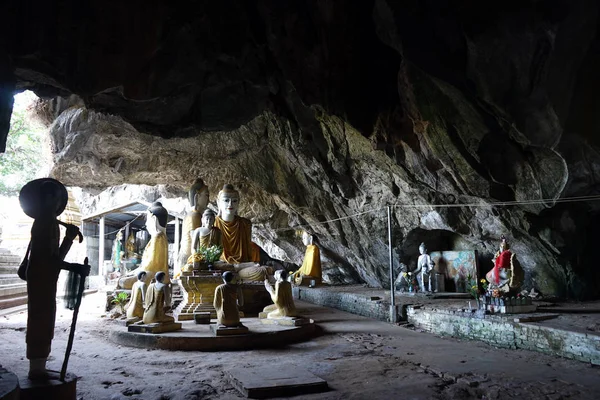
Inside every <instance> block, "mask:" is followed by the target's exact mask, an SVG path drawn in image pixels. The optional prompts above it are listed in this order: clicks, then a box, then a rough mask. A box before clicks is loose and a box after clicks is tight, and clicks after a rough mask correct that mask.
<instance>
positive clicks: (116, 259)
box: [111, 229, 123, 271]
mask: <svg viewBox="0 0 600 400" xmlns="http://www.w3.org/2000/svg"><path fill="white" fill-rule="evenodd" d="M122 248H123V229H119V231H118V232H117V236H116V237H115V240H114V243H113V251H112V254H111V261H112V264H113V268H114V270H115V271H120V270H121V253H122V251H121V249H122Z"/></svg>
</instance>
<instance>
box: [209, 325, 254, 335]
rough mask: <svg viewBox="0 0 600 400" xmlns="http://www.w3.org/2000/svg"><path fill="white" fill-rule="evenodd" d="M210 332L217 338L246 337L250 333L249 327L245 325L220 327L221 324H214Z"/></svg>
mask: <svg viewBox="0 0 600 400" xmlns="http://www.w3.org/2000/svg"><path fill="white" fill-rule="evenodd" d="M210 330H211V332H212V333H213V334H214V335H215V336H232V335H246V334H248V333H249V332H250V331H249V330H248V327H246V326H244V325H239V326H234V327H229V326H219V324H213V325H211V326H210Z"/></svg>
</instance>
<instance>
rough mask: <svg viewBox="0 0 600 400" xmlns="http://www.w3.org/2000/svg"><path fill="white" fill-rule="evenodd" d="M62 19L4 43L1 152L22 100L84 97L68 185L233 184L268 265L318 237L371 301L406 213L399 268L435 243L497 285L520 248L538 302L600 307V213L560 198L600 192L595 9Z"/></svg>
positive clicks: (63, 154) (452, 5)
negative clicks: (470, 255) (365, 287)
mask: <svg viewBox="0 0 600 400" xmlns="http://www.w3.org/2000/svg"><path fill="white" fill-rule="evenodd" d="M58 3H59V5H58V6H56V5H54V4H53V5H41V6H40V7H39V8H37V9H35V10H30V9H27V10H26V9H25V6H16V11H17V12H18V15H19V18H22V19H25V20H35V21H36V22H39V25H38V26H35V27H31V26H27V27H26V28H25V27H24V26H23V27H21V26H20V25H19V22H20V21H19V19H18V18H16V19H15V20H14V21H13V20H11V21H10V23H8V22H7V23H6V24H5V25H3V26H2V28H1V29H4V30H5V31H3V33H4V35H3V36H2V35H0V36H1V37H3V39H2V40H5V41H6V40H8V41H9V43H10V44H11V46H8V47H6V49H7V50H5V51H4V52H5V53H2V52H1V51H2V50H0V91H2V93H0V137H1V136H2V133H3V132H4V130H2V129H3V126H4V125H3V124H5V121H6V120H5V116H6V113H7V111H6V110H10V108H11V100H10V96H7V95H6V93H8V92H11V93H12V91H14V90H20V89H24V88H32V89H34V90H35V91H36V92H37V93H38V94H40V95H42V96H45V97H47V98H51V97H55V96H66V95H70V94H72V93H74V94H77V95H79V96H80V97H81V99H83V103H84V104H83V105H81V104H79V103H72V104H73V106H71V107H70V108H67V109H66V110H65V111H63V112H62V113H61V114H60V115H59V116H58V118H57V119H56V121H55V122H54V123H53V125H52V127H51V129H50V132H51V135H52V140H53V145H54V152H55V161H56V165H55V167H54V171H53V174H54V175H55V176H56V177H57V178H58V179H61V180H62V181H63V182H65V183H67V184H71V185H80V186H84V187H88V188H96V189H100V188H103V187H106V186H112V185H120V184H122V183H132V184H146V185H154V184H168V185H170V186H172V187H174V188H175V189H174V191H175V192H176V191H178V190H183V189H184V188H185V187H186V186H187V185H189V182H191V181H192V180H193V179H194V178H195V177H196V176H202V177H203V178H204V179H205V181H206V182H208V184H209V185H210V186H211V193H213V195H214V194H215V193H216V190H217V188H218V187H219V186H220V185H222V184H223V183H225V182H231V183H233V184H235V185H236V186H238V187H240V189H241V191H242V194H243V196H244V198H245V199H249V200H250V201H248V202H243V203H244V204H245V207H246V208H245V209H242V210H241V212H242V213H243V214H244V215H247V216H249V217H251V218H253V220H254V221H255V225H256V229H255V234H256V240H257V242H259V244H260V245H261V246H262V247H263V248H265V249H268V250H269V252H271V253H273V254H271V255H272V256H275V257H277V258H285V257H287V259H288V260H290V261H292V262H295V263H299V261H300V260H301V254H302V246H301V244H300V240H299V238H297V236H296V235H295V229H296V228H297V227H298V228H300V227H304V228H308V229H310V230H311V231H313V232H314V233H315V234H316V235H317V238H318V240H319V243H320V245H321V246H320V247H321V249H322V255H323V257H324V259H325V261H326V262H325V263H324V275H325V278H326V279H329V280H330V281H331V282H336V283H342V282H365V283H367V284H369V285H372V286H386V285H389V283H388V282H389V277H388V272H387V233H386V221H385V215H386V214H385V207H386V206H387V205H388V204H394V205H395V207H394V210H393V216H394V226H395V228H394V238H395V239H394V246H395V247H394V250H395V251H394V257H395V261H396V264H397V268H400V266H401V265H402V264H404V265H408V266H411V267H412V266H413V265H414V263H415V262H416V256H417V255H418V251H417V248H418V245H419V243H420V242H421V241H426V242H427V244H428V248H429V249H430V250H444V249H462V248H474V249H477V250H479V251H480V253H481V260H480V264H481V269H482V271H485V270H487V269H488V268H489V267H490V266H491V263H490V260H491V256H492V254H493V251H495V248H496V247H497V244H498V241H499V238H500V235H501V234H506V235H507V236H508V237H509V238H510V240H511V245H512V248H513V250H514V251H515V252H516V253H517V254H518V255H519V259H520V261H521V263H522V265H523V267H524V269H525V271H526V283H525V287H526V288H527V287H535V288H536V290H539V291H541V292H542V293H543V294H547V295H552V294H555V295H566V296H571V297H580V298H581V297H593V296H598V295H600V290H599V289H597V288H598V287H600V286H599V285H598V283H600V275H599V274H598V273H597V272H596V270H597V269H596V268H594V263H593V262H592V260H594V256H595V246H594V244H595V243H594V242H593V241H592V238H593V237H594V235H597V234H598V230H599V229H600V228H599V227H598V226H599V225H598V224H599V222H600V218H599V216H600V214H599V210H598V206H599V205H600V203H598V202H590V201H588V202H580V203H562V202H561V201H560V199H561V198H567V197H573V196H582V195H596V194H598V183H597V182H596V180H597V178H596V177H597V176H600V175H598V172H599V171H598V170H599V169H600V158H599V153H598V144H599V141H598V136H597V135H595V132H596V131H597V129H598V127H599V126H600V122H599V121H600V117H598V115H600V113H598V112H597V110H596V108H597V107H598V104H600V102H599V101H598V96H600V90H598V89H599V87H598V86H599V84H598V82H600V81H599V80H598V79H597V68H594V67H595V66H596V65H597V63H598V60H599V57H600V52H599V50H598V49H600V37H599V36H598V32H599V31H600V30H599V29H598V27H599V26H600V24H599V20H598V14H599V8H598V4H597V2H595V1H593V0H582V1H578V2H567V1H564V0H552V1H524V2H518V6H517V5H516V4H517V3H516V2H510V1H493V2H444V4H440V3H439V2H437V1H434V0H426V1H421V0H407V1H402V2H395V1H390V0H373V1H364V2H357V1H354V0H342V1H336V2H320V1H307V2H294V3H284V2H280V1H275V0H257V1H255V2H248V1H242V0H229V1H222V2H206V3H202V6H201V7H196V8H194V10H195V11H193V12H192V11H190V10H189V9H187V8H186V6H185V4H184V3H180V2H172V3H169V4H162V3H161V4H160V5H158V4H154V3H152V4H148V5H146V6H145V7H144V10H143V12H141V13H140V10H139V9H137V8H135V7H134V6H130V5H126V4H120V3H119V4H117V3H115V4H111V3H105V2H102V3H100V2H98V1H91V2H90V3H89V4H88V5H86V6H85V7H84V6H82V7H81V8H78V9H76V10H75V9H72V8H71V7H68V4H67V3H66V2H58ZM1 7H3V6H0V11H4V10H3V9H2V8H1ZM67 10H68V12H67ZM13 11H14V10H13ZM6 14H7V13H2V12H0V15H2V16H4V15H6ZM41 16H44V17H43V18H42V17H41ZM0 18H3V19H5V18H6V17H0ZM3 22H4V21H3ZM23 25H24V24H23ZM10 29H13V30H14V31H11V30H10ZM74 37H76V38H77V40H73V38H74ZM574 43H576V45H574ZM0 48H1V47H0ZM57 104H58V103H57ZM69 104H71V103H69ZM61 109H62V108H61V107H58V108H56V107H55V108H53V110H61ZM0 142H2V140H0ZM494 202H520V203H521V204H512V205H497V206H490V205H489V204H490V203H494ZM459 205H462V206H460V207H459ZM324 221H332V222H327V223H323V222H324ZM276 253H277V254H276ZM278 255H279V256H278ZM284 256H285V257H284Z"/></svg>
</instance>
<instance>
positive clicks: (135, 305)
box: [127, 271, 147, 319]
mask: <svg viewBox="0 0 600 400" xmlns="http://www.w3.org/2000/svg"><path fill="white" fill-rule="evenodd" d="M146 275H147V274H146V271H140V272H139V273H138V274H137V282H136V283H134V284H133V287H132V288H131V298H130V299H129V303H128V304H127V318H128V319H135V318H137V319H142V318H143V317H144V300H145V299H146V282H145V281H146Z"/></svg>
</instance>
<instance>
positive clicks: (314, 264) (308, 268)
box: [291, 232, 322, 285]
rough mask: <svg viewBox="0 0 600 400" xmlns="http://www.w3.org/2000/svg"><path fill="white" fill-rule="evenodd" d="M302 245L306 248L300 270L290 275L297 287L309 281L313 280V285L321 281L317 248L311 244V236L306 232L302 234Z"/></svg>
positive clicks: (319, 258)
mask: <svg viewBox="0 0 600 400" xmlns="http://www.w3.org/2000/svg"><path fill="white" fill-rule="evenodd" d="M302 243H304V245H305V246H306V252H305V253H304V261H302V266H301V267H300V269H299V270H298V271H296V272H294V273H293V274H292V275H291V276H292V279H294V281H295V283H296V284H297V285H300V284H301V283H302V282H303V281H304V282H306V281H310V280H314V281H315V283H317V284H319V283H321V280H322V271H321V255H320V252H319V248H318V247H317V245H315V244H314V243H313V236H312V235H311V234H309V233H308V232H303V233H302Z"/></svg>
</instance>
